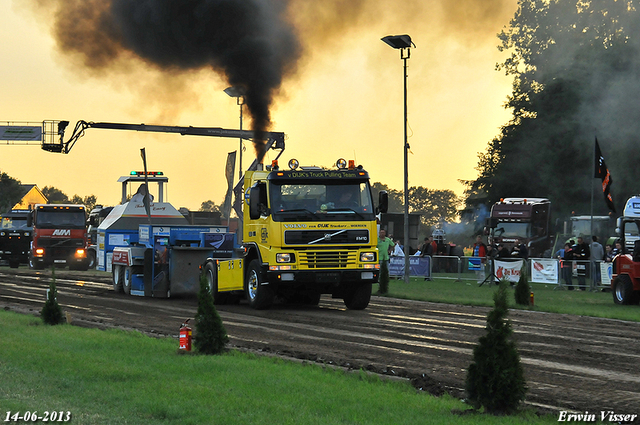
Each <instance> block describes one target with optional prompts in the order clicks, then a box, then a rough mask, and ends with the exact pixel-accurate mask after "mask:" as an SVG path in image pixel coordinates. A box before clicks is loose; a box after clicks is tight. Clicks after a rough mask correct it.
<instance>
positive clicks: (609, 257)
mask: <svg viewBox="0 0 640 425" xmlns="http://www.w3.org/2000/svg"><path fill="white" fill-rule="evenodd" d="M613 257H615V253H614V252H613V247H612V246H611V244H610V243H608V244H607V246H605V248H604V261H605V262H607V263H611V262H612V261H613Z"/></svg>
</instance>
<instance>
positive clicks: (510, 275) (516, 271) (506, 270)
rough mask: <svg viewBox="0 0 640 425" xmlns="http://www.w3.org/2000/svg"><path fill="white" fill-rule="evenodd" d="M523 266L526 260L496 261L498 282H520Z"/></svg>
mask: <svg viewBox="0 0 640 425" xmlns="http://www.w3.org/2000/svg"><path fill="white" fill-rule="evenodd" d="M523 264H524V260H522V259H520V260H517V261H500V260H494V267H495V273H496V277H497V278H498V280H503V279H506V280H508V281H509V282H518V280H520V270H521V269H522V265H523Z"/></svg>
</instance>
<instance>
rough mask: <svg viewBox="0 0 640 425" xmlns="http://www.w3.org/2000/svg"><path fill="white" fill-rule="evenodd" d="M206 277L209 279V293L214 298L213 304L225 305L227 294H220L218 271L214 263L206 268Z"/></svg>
mask: <svg viewBox="0 0 640 425" xmlns="http://www.w3.org/2000/svg"><path fill="white" fill-rule="evenodd" d="M204 276H205V278H206V279H207V286H208V288H209V293H211V296H213V303H214V304H218V305H220V304H225V303H226V301H227V294H225V293H220V292H218V271H217V269H216V266H214V265H213V263H207V264H206V265H205V266H204Z"/></svg>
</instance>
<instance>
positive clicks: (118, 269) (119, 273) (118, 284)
mask: <svg viewBox="0 0 640 425" xmlns="http://www.w3.org/2000/svg"><path fill="white" fill-rule="evenodd" d="M122 269H123V267H122V266H118V265H115V264H114V266H113V271H112V274H111V277H112V278H113V290H114V291H115V292H116V294H118V293H122V281H123V279H124V273H123V270H122Z"/></svg>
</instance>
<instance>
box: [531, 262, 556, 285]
mask: <svg viewBox="0 0 640 425" xmlns="http://www.w3.org/2000/svg"><path fill="white" fill-rule="evenodd" d="M531 281H532V282H536V283H554V284H557V283H558V260H555V259H551V258H532V259H531Z"/></svg>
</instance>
